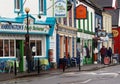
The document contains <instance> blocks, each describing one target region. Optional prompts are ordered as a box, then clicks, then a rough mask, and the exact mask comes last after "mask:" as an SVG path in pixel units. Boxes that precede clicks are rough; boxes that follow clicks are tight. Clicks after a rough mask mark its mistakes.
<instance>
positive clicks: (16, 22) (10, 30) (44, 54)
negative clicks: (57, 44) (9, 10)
mask: <svg viewBox="0 0 120 84" xmlns="http://www.w3.org/2000/svg"><path fill="white" fill-rule="evenodd" d="M26 21H27V20H26V16H24V15H22V16H20V17H17V18H12V19H11V18H0V63H1V62H7V61H9V60H11V61H15V60H16V61H18V63H19V65H17V66H19V69H20V71H25V70H26V69H27V68H26V59H25V58H26V56H25V52H26V51H25V34H26V33H27V29H26V26H27V25H26ZM28 21H29V25H28V26H29V35H30V41H29V42H30V47H31V49H32V56H33V57H34V60H35V59H38V58H39V59H47V60H48V58H49V55H48V51H49V39H50V36H51V35H52V34H53V30H54V25H55V18H51V17H47V18H46V21H44V22H43V21H36V20H35V18H34V17H32V16H29V20H28ZM17 49H18V50H19V51H17ZM18 53H19V55H18ZM48 66H49V62H48Z"/></svg>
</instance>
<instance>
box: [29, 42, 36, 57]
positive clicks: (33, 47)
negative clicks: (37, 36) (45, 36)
mask: <svg viewBox="0 0 120 84" xmlns="http://www.w3.org/2000/svg"><path fill="white" fill-rule="evenodd" d="M30 47H31V49H32V56H35V55H36V46H35V40H31V41H30Z"/></svg>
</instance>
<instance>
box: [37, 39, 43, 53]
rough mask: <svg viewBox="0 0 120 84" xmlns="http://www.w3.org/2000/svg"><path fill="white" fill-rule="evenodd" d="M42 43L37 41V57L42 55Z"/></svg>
mask: <svg viewBox="0 0 120 84" xmlns="http://www.w3.org/2000/svg"><path fill="white" fill-rule="evenodd" d="M41 45H42V43H41V41H37V55H42V46H41Z"/></svg>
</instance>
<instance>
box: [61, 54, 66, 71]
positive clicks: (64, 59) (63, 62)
mask: <svg viewBox="0 0 120 84" xmlns="http://www.w3.org/2000/svg"><path fill="white" fill-rule="evenodd" d="M66 63H67V58H66V56H64V58H63V61H62V64H63V72H64V71H65V67H66Z"/></svg>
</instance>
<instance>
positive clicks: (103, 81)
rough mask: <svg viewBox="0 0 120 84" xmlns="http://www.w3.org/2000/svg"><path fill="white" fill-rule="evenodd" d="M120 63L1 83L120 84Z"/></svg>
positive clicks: (2, 82)
mask: <svg viewBox="0 0 120 84" xmlns="http://www.w3.org/2000/svg"><path fill="white" fill-rule="evenodd" d="M119 67H120V65H116V66H112V67H106V68H101V69H99V70H93V71H81V72H77V71H76V72H75V71H73V72H66V73H61V72H60V71H59V72H58V71H57V72H51V73H50V74H46V75H45V74H44V75H43V76H40V75H36V76H32V77H31V76H29V77H24V78H16V79H13V80H7V81H1V82H0V84H119V79H120V68H119Z"/></svg>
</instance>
